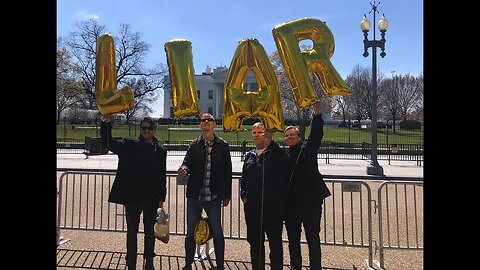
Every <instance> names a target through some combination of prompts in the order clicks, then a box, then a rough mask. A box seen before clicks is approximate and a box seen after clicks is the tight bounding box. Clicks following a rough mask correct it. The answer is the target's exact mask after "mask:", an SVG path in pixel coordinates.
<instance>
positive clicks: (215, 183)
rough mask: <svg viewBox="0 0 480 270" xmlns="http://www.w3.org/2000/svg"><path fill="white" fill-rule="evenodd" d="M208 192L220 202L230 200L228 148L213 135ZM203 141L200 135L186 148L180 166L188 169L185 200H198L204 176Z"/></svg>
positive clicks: (230, 181)
mask: <svg viewBox="0 0 480 270" xmlns="http://www.w3.org/2000/svg"><path fill="white" fill-rule="evenodd" d="M212 142H213V145H212V152H211V153H210V154H211V162H212V164H211V168H210V191H211V192H214V193H215V194H217V198H218V199H220V200H223V199H231V198H232V159H231V157H230V147H229V145H228V143H227V142H226V141H225V140H223V139H222V138H220V137H218V136H217V135H216V134H214V138H213V140H212ZM205 162H206V149H205V139H204V138H203V136H202V135H200V136H199V137H198V138H197V139H195V140H194V141H193V142H192V143H191V144H190V146H189V147H188V150H187V153H186V154H185V158H184V159H183V163H182V165H185V166H187V167H188V174H189V177H188V181H187V198H192V199H198V198H199V196H200V189H201V188H202V185H203V180H204V174H205Z"/></svg>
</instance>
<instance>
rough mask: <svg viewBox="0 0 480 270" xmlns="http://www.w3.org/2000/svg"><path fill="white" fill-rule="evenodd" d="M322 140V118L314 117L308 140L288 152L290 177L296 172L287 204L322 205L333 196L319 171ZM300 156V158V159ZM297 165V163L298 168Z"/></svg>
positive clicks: (290, 186) (290, 183) (290, 184)
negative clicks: (324, 200)
mask: <svg viewBox="0 0 480 270" xmlns="http://www.w3.org/2000/svg"><path fill="white" fill-rule="evenodd" d="M322 138H323V119H322V116H321V115H314V116H313V119H312V127H311V130H310V135H309V137H308V140H307V141H306V142H303V143H302V142H300V143H298V144H296V145H294V146H292V147H290V148H288V149H287V150H286V151H287V153H288V155H289V158H290V161H289V164H290V165H289V167H290V173H289V176H290V175H291V173H292V170H294V171H293V177H292V178H291V180H290V182H289V185H288V195H287V196H288V202H287V204H289V205H292V206H294V205H301V206H308V205H309V204H318V203H320V204H322V203H323V199H325V198H326V197H328V196H330V195H331V193H330V190H328V187H327V185H326V184H325V182H324V181H323V175H322V174H321V173H320V171H319V170H318V159H317V153H318V149H319V148H320V143H321V141H322ZM300 153H301V154H300ZM299 154H300V157H298V156H299ZM297 158H298V162H297ZM295 163H297V164H296V166H295Z"/></svg>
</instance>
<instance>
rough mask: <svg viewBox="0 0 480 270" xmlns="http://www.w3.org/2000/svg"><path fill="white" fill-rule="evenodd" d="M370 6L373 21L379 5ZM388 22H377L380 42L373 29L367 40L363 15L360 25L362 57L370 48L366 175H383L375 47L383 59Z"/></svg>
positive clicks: (368, 27) (366, 25)
mask: <svg viewBox="0 0 480 270" xmlns="http://www.w3.org/2000/svg"><path fill="white" fill-rule="evenodd" d="M370 5H371V6H372V10H370V12H369V14H370V13H371V12H372V11H373V21H375V13H377V12H378V11H377V7H378V5H380V2H378V4H375V1H373V4H372V3H370ZM387 27H388V21H387V20H386V19H385V15H382V18H381V19H380V21H379V22H378V29H379V30H380V34H381V36H382V38H381V39H380V40H376V39H375V28H374V29H373V40H368V31H369V30H370V22H369V21H368V19H367V15H365V14H364V15H363V20H362V22H361V23H360V28H361V29H362V32H363V37H364V39H363V47H364V52H363V56H365V57H367V56H368V48H372V119H371V120H372V125H371V128H372V154H371V163H370V166H368V167H367V174H368V175H383V168H382V166H380V164H378V160H377V47H378V48H380V49H381V50H382V52H381V53H380V56H381V57H382V58H384V57H385V55H386V53H385V41H386V40H385V32H387Z"/></svg>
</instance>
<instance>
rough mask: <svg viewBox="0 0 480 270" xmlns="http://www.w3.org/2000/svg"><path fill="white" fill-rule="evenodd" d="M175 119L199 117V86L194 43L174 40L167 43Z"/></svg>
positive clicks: (166, 49)
mask: <svg viewBox="0 0 480 270" xmlns="http://www.w3.org/2000/svg"><path fill="white" fill-rule="evenodd" d="M164 47H165V53H166V54H167V64H168V72H169V74H170V83H171V87H170V89H172V103H173V104H172V105H173V115H174V116H175V117H177V118H178V117H182V116H191V115H198V114H199V112H200V108H199V107H200V106H199V104H198V96H197V86H196V84H195V70H194V69H193V56H192V43H191V42H190V41H188V40H185V39H173V40H170V41H168V42H166V43H165V46H164Z"/></svg>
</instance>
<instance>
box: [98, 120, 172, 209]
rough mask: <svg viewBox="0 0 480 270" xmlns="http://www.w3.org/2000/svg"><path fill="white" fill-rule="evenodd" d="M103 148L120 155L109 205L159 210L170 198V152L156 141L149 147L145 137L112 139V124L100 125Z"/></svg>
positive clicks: (155, 139)
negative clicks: (168, 191) (150, 206)
mask: <svg viewBox="0 0 480 270" xmlns="http://www.w3.org/2000/svg"><path fill="white" fill-rule="evenodd" d="M100 133H101V138H102V145H103V147H104V148H106V149H108V150H110V151H112V152H113V153H115V154H117V155H118V167H117V174H116V175H115V180H114V182H113V185H112V189H111V190H110V194H109V197H108V201H109V202H112V203H118V204H123V205H125V204H129V203H146V204H148V205H152V206H153V205H156V206H158V204H159V202H164V201H165V197H166V195H167V188H166V170H167V149H166V148H165V146H163V145H161V144H160V142H159V141H158V139H157V138H155V137H154V138H153V144H147V143H145V141H144V140H143V137H141V136H140V137H139V139H138V140H134V139H120V140H117V139H113V138H112V126H111V124H110V123H105V122H102V123H101V129H100Z"/></svg>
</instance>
